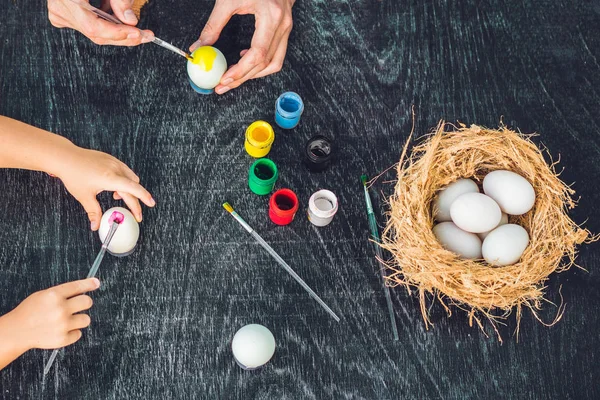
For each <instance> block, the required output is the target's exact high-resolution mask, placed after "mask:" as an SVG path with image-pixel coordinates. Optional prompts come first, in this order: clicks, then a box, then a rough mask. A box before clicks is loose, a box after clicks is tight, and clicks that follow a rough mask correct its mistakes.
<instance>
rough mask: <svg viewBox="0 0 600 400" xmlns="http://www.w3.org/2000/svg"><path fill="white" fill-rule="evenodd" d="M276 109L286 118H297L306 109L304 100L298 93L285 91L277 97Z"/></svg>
mask: <svg viewBox="0 0 600 400" xmlns="http://www.w3.org/2000/svg"><path fill="white" fill-rule="evenodd" d="M275 111H276V112H277V114H279V115H280V116H281V117H283V118H286V119H296V118H299V117H300V115H302V112H303V111H304V102H303V101H302V98H301V97H300V95H299V94H298V93H295V92H285V93H283V94H282V95H281V96H279V97H278V98H277V101H276V102H275Z"/></svg>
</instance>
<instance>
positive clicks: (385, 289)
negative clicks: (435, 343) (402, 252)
mask: <svg viewBox="0 0 600 400" xmlns="http://www.w3.org/2000/svg"><path fill="white" fill-rule="evenodd" d="M360 180H361V182H362V184H363V188H364V191H365V202H366V203H367V217H368V218H369V228H370V230H371V236H372V238H373V241H374V242H375V243H374V244H375V255H376V256H377V257H376V258H377V261H378V263H379V264H380V266H381V269H380V271H381V279H382V283H383V292H384V294H385V301H386V302H387V306H388V311H389V314H390V322H391V323H392V332H393V334H394V340H399V336H398V327H397V326H396V315H395V313H394V305H393V304H392V297H391V296H390V288H389V287H387V286H386V285H385V270H384V268H385V265H384V264H383V254H382V253H381V246H380V244H381V239H380V238H379V229H378V228H377V220H376V219H375V213H374V212H373V204H372V203H371V196H370V195H369V189H368V188H367V176H366V175H363V176H361V177H360Z"/></svg>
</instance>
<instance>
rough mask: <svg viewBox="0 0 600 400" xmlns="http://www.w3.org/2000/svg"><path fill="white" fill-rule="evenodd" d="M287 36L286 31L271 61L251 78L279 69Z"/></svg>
mask: <svg viewBox="0 0 600 400" xmlns="http://www.w3.org/2000/svg"><path fill="white" fill-rule="evenodd" d="M289 37H290V34H289V32H288V34H287V35H286V36H285V37H284V38H283V39H282V40H281V42H280V43H279V46H278V47H277V51H276V52H275V55H274V56H273V59H272V60H271V63H270V64H269V65H268V66H267V68H265V69H263V70H262V71H260V72H258V73H257V74H256V75H254V77H252V78H251V79H257V78H262V77H264V76H267V75H271V74H274V73H277V72H279V71H281V68H282V67H283V62H284V61H285V55H286V53H287V46H288V39H289Z"/></svg>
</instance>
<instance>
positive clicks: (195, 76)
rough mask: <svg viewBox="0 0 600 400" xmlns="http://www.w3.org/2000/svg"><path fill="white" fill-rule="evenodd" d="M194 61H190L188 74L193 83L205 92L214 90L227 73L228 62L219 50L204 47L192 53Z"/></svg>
mask: <svg viewBox="0 0 600 400" xmlns="http://www.w3.org/2000/svg"><path fill="white" fill-rule="evenodd" d="M192 57H193V59H194V61H190V60H188V62H187V73H188V75H189V77H190V80H191V81H192V83H194V84H195V85H196V86H198V87H199V88H200V89H203V90H212V89H213V88H214V87H215V86H217V85H218V84H219V81H220V80H221V77H222V76H223V74H224V73H225V71H227V60H225V56H224V55H223V53H221V52H220V51H219V50H218V49H216V48H214V47H212V46H202V47H199V48H197V49H196V50H194V52H193V53H192Z"/></svg>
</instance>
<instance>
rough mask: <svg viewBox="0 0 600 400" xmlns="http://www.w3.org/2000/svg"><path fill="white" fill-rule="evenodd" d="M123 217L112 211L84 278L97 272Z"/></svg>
mask: <svg viewBox="0 0 600 400" xmlns="http://www.w3.org/2000/svg"><path fill="white" fill-rule="evenodd" d="M124 218H125V217H124V216H123V214H121V213H120V212H118V211H115V212H113V213H112V215H111V216H110V219H109V223H111V226H110V229H109V231H108V234H107V235H106V239H104V243H102V248H101V249H100V251H99V252H98V255H97V256H96V259H95V260H94V263H93V264H92V267H91V268H90V270H89V272H88V274H87V277H86V279H89V278H93V277H95V276H96V273H97V272H98V268H100V263H101V262H102V259H103V258H104V254H106V250H107V249H108V245H109V244H110V241H111V240H112V238H113V236H115V232H116V231H117V228H118V227H119V224H120V223H121V222H123V219H124ZM60 350H61V349H55V350H54V351H53V352H52V354H51V355H50V358H49V359H48V362H47V363H46V366H45V367H44V376H46V374H48V372H50V368H52V364H54V360H56V356H57V355H58V352H59V351H60Z"/></svg>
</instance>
